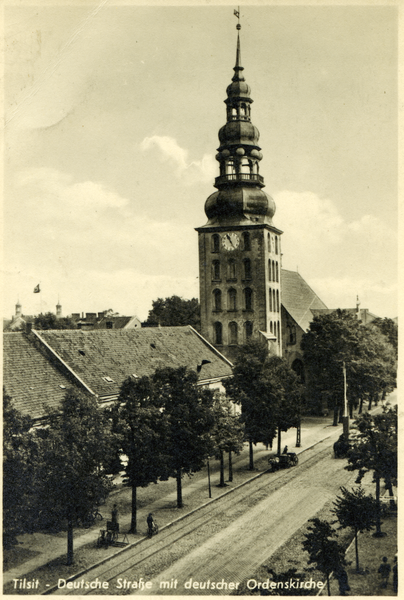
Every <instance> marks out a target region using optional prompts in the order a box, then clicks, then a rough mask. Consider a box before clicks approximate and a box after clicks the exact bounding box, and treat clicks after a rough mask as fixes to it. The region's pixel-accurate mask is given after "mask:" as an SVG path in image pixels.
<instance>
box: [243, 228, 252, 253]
mask: <svg viewBox="0 0 404 600" xmlns="http://www.w3.org/2000/svg"><path fill="white" fill-rule="evenodd" d="M243 249H244V250H245V251H248V250H251V238H250V232H249V231H244V233H243Z"/></svg>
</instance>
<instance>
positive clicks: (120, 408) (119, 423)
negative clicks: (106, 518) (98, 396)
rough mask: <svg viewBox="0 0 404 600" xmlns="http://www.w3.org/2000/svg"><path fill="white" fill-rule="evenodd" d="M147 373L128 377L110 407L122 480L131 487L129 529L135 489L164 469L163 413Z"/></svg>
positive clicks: (133, 529) (134, 510)
mask: <svg viewBox="0 0 404 600" xmlns="http://www.w3.org/2000/svg"><path fill="white" fill-rule="evenodd" d="M158 400H159V396H158V395H157V394H155V390H154V383H153V380H152V378H150V377H142V378H140V379H134V378H128V379H127V380H126V381H124V383H123V384H122V387H121V392H120V394H119V398H118V400H117V402H116V405H115V407H114V408H113V409H112V411H111V416H112V421H113V432H114V434H115V435H116V436H117V438H118V440H119V441H118V440H117V446H116V448H117V450H118V454H122V453H123V454H124V455H126V457H127V463H126V464H125V466H124V471H125V480H124V483H126V485H129V486H130V487H131V488H132V519H131V527H130V532H131V533H136V530H137V522H136V513H137V506H136V490H137V488H138V487H146V486H148V485H149V483H157V481H158V479H159V478H161V477H163V476H165V475H166V472H167V464H166V462H167V459H166V456H165V445H164V441H165V430H166V427H167V422H166V414H165V412H164V410H162V409H163V407H162V405H161V404H160V403H159V402H158Z"/></svg>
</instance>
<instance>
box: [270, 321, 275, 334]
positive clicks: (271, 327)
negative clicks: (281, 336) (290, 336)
mask: <svg viewBox="0 0 404 600" xmlns="http://www.w3.org/2000/svg"><path fill="white" fill-rule="evenodd" d="M273 329H274V326H273V324H272V321H271V322H270V324H269V331H270V332H271V333H273Z"/></svg>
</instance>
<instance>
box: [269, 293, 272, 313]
mask: <svg viewBox="0 0 404 600" xmlns="http://www.w3.org/2000/svg"><path fill="white" fill-rule="evenodd" d="M269 312H272V290H271V288H269Z"/></svg>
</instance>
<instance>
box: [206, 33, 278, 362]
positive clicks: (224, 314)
mask: <svg viewBox="0 0 404 600" xmlns="http://www.w3.org/2000/svg"><path fill="white" fill-rule="evenodd" d="M240 27H241V26H240V24H238V25H237V29H238V30H240ZM226 92H227V98H226V100H225V101H224V102H225V104H226V124H225V125H224V126H223V127H222V128H221V129H220V131H219V141H220V146H219V148H218V154H217V155H216V159H217V161H218V163H219V176H218V177H216V179H215V183H214V186H215V187H216V188H217V191H216V192H214V193H213V194H212V195H211V196H209V198H208V199H207V201H206V204H205V213H206V216H207V217H208V222H207V223H206V225H204V226H202V227H198V228H197V229H196V231H197V232H198V238H199V242H198V243H199V282H200V303H201V332H202V335H203V336H204V337H205V338H206V339H208V340H209V341H210V342H211V343H212V344H214V346H215V347H216V348H218V349H219V350H220V352H222V353H223V354H224V355H225V356H227V357H228V358H229V359H230V360H232V359H234V357H235V354H236V350H237V347H238V346H239V345H242V344H244V343H245V342H246V341H248V340H249V339H262V337H264V338H265V339H267V340H268V343H269V349H270V352H271V353H273V354H278V355H281V353H282V346H281V340H282V332H281V284H280V280H281V234H282V231H280V230H279V229H277V228H276V227H275V225H274V223H273V222H272V218H273V216H274V214H275V202H274V200H273V199H272V198H271V197H270V196H269V195H268V194H266V193H265V192H264V191H263V189H262V188H263V187H264V185H265V184H264V178H263V177H262V175H260V172H259V165H260V161H261V159H262V152H261V148H260V147H259V145H258V141H259V131H258V129H257V128H256V127H255V126H254V125H253V124H252V122H251V105H252V102H253V100H252V99H251V90H250V87H249V85H248V84H247V83H246V81H245V79H244V75H243V67H242V66H241V53H240V33H239V31H238V33H237V51H236V65H235V67H234V75H233V78H232V81H231V83H230V85H229V86H228V87H227V90H226Z"/></svg>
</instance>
